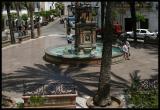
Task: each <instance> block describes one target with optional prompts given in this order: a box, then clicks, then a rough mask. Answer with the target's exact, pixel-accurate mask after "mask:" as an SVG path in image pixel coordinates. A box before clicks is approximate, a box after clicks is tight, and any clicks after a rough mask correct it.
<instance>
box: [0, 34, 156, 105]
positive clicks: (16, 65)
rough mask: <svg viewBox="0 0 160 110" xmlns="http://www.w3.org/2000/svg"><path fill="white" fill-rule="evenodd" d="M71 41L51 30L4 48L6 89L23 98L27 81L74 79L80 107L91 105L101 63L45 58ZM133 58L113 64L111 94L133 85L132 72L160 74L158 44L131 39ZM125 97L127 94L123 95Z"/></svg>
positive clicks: (146, 74) (77, 101) (3, 64)
mask: <svg viewBox="0 0 160 110" xmlns="http://www.w3.org/2000/svg"><path fill="white" fill-rule="evenodd" d="M64 44H67V41H66V38H65V34H64V35H58V34H54V33H53V34H50V35H48V36H42V37H39V38H37V39H31V40H28V41H24V42H22V43H21V44H15V45H11V46H8V47H4V48H3V49H2V92H3V94H5V95H8V96H10V97H13V98H17V99H18V98H20V97H21V96H22V93H23V85H22V84H23V82H25V83H26V84H31V85H34V84H35V83H46V82H47V81H50V80H53V81H57V82H72V83H74V84H75V85H76V87H77V88H76V89H77V91H78V97H77V99H76V104H77V108H87V106H86V104H85V102H86V99H87V98H88V97H90V96H94V95H95V93H96V91H97V86H98V76H99V71H100V66H99V65H80V66H73V65H68V66H60V67H57V66H55V65H54V64H49V63H47V62H45V61H44V60H43V58H42V57H43V55H44V50H45V49H46V48H48V47H57V46H60V45H64ZM130 59H131V60H126V61H125V60H123V61H122V62H121V63H118V64H113V65H112V67H111V70H112V74H111V79H112V81H111V84H112V85H111V95H114V96H120V94H122V93H123V91H122V90H123V88H126V87H128V85H130V76H129V74H130V73H132V72H134V71H139V75H140V76H141V78H142V79H148V78H152V77H158V46H157V45H150V44H143V43H141V42H139V43H138V44H137V46H134V44H133V43H132V42H131V56H130ZM120 97H123V96H120Z"/></svg>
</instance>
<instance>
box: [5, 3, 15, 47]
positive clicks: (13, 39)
mask: <svg viewBox="0 0 160 110" xmlns="http://www.w3.org/2000/svg"><path fill="white" fill-rule="evenodd" d="M5 6H6V9H7V16H8V24H9V29H10V36H11V44H15V43H16V41H15V37H14V28H13V22H12V19H11V18H12V17H11V13H10V9H11V2H5Z"/></svg>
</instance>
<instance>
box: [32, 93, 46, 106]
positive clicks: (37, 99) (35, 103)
mask: <svg viewBox="0 0 160 110" xmlns="http://www.w3.org/2000/svg"><path fill="white" fill-rule="evenodd" d="M44 100H45V98H44V97H42V96H37V95H35V96H31V97H30V104H31V106H39V105H42V104H43V103H44Z"/></svg>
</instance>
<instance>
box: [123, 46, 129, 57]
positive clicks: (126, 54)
mask: <svg viewBox="0 0 160 110" xmlns="http://www.w3.org/2000/svg"><path fill="white" fill-rule="evenodd" d="M122 50H123V53H124V59H125V60H129V58H128V57H129V50H128V46H127V45H126V43H124V44H123V47H122Z"/></svg>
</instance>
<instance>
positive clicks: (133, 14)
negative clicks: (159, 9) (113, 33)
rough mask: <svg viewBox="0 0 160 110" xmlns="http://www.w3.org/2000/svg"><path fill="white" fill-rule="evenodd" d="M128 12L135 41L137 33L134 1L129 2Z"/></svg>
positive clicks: (135, 40)
mask: <svg viewBox="0 0 160 110" xmlns="http://www.w3.org/2000/svg"><path fill="white" fill-rule="evenodd" d="M129 4H130V12H131V18H132V26H133V27H132V29H133V35H134V42H135V43H136V42H137V35H136V10H135V1H131V2H130V3H129Z"/></svg>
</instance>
